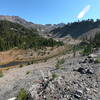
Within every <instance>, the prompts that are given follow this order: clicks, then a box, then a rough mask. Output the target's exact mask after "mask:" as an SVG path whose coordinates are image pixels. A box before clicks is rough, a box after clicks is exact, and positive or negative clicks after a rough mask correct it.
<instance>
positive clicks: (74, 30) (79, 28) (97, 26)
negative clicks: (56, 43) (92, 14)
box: [50, 19, 100, 38]
mask: <svg viewBox="0 0 100 100" xmlns="http://www.w3.org/2000/svg"><path fill="white" fill-rule="evenodd" d="M97 32H100V20H97V21H94V20H92V19H89V20H83V21H79V22H74V23H68V24H67V25H65V26H64V27H59V28H56V29H54V30H51V32H50V33H51V34H52V35H53V36H54V37H65V36H67V35H70V36H72V37H74V38H78V37H81V38H82V37H85V38H92V37H94V36H95V34H96V33H97Z"/></svg>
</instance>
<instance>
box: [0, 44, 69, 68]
mask: <svg viewBox="0 0 100 100" xmlns="http://www.w3.org/2000/svg"><path fill="white" fill-rule="evenodd" d="M69 49H70V46H69V45H67V46H61V47H53V48H51V47H48V48H46V49H45V50H41V51H42V52H43V51H45V54H44V55H42V56H41V55H38V51H37V52H35V51H34V50H33V49H31V50H22V49H11V50H8V51H4V52H0V65H2V64H7V63H10V62H14V61H30V62H32V61H33V59H34V61H35V62H41V61H47V60H48V59H50V58H53V57H56V56H58V55H62V54H65V53H66V52H67V51H68V50H69ZM48 52H49V53H48ZM31 64H33V63H31ZM14 67H16V66H12V67H11V68H14ZM3 69H5V70H7V69H10V67H7V68H3ZM0 70H1V69H0Z"/></svg>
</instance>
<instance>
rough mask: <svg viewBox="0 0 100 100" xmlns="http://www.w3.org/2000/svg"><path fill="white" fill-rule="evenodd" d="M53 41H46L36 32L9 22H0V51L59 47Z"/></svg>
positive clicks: (57, 43) (58, 43)
mask: <svg viewBox="0 0 100 100" xmlns="http://www.w3.org/2000/svg"><path fill="white" fill-rule="evenodd" d="M60 44H61V43H60V42H56V41H55V40H53V39H46V38H43V37H41V36H39V35H38V32H37V30H35V29H28V28H25V27H24V26H22V25H20V24H17V23H12V22H9V21H0V50H1V51H2V50H8V49H10V48H14V47H18V48H24V49H27V48H42V47H44V46H54V45H60Z"/></svg>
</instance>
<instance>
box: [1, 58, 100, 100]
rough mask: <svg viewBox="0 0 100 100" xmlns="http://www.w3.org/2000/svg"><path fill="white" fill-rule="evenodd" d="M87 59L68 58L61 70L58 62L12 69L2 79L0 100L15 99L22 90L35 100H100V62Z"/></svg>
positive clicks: (53, 60)
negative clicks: (56, 65)
mask: <svg viewBox="0 0 100 100" xmlns="http://www.w3.org/2000/svg"><path fill="white" fill-rule="evenodd" d="M86 58H87V57H75V58H73V57H67V58H66V59H65V62H64V63H63V64H61V65H60V68H59V69H56V68H55V64H56V60H55V59H52V60H50V61H48V62H46V63H40V64H33V65H30V66H26V67H22V68H14V69H10V70H8V71H7V72H5V75H4V76H3V77H2V78H0V100H8V99H9V98H12V97H16V96H17V94H18V91H19V90H20V88H24V89H26V90H27V91H28V92H29V93H30V94H31V96H32V98H33V100H100V63H94V61H93V60H91V59H90V58H87V59H86ZM29 100H31V99H29Z"/></svg>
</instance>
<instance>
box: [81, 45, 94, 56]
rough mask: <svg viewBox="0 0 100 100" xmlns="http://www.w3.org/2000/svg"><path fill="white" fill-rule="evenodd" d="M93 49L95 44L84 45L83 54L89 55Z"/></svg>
mask: <svg viewBox="0 0 100 100" xmlns="http://www.w3.org/2000/svg"><path fill="white" fill-rule="evenodd" d="M92 49H93V46H92V45H90V44H89V45H87V46H85V47H84V50H83V53H82V54H83V56H87V55H89V54H90V53H92Z"/></svg>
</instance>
